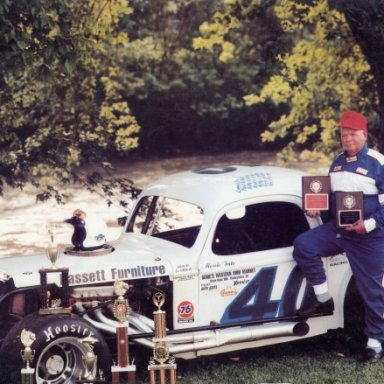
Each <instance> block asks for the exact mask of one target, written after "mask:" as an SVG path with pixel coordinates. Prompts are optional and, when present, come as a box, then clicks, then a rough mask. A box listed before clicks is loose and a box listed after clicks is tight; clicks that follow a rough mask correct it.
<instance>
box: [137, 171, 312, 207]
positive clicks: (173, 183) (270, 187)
mask: <svg viewBox="0 0 384 384" xmlns="http://www.w3.org/2000/svg"><path fill="white" fill-rule="evenodd" d="M304 175H306V173H304V172H302V171H298V170H293V169H288V168H282V167H275V166H263V165H261V166H246V165H228V166H223V167H211V168H202V169H195V170H191V171H184V172H179V173H175V174H173V175H170V176H166V177H163V178H161V179H158V180H157V181H155V182H154V183H152V184H150V185H149V186H148V187H147V188H146V189H145V190H144V191H143V195H154V196H167V197H171V198H174V199H177V200H183V201H188V202H191V203H194V204H196V205H198V206H200V207H201V208H203V210H204V211H206V210H207V209H209V210H211V209H214V210H215V211H216V210H217V209H219V208H220V207H223V206H225V205H227V204H230V203H233V202H236V201H240V200H244V199H248V198H253V197H257V196H263V195H279V194H283V195H295V196H301V191H302V181H301V180H302V176H304Z"/></svg>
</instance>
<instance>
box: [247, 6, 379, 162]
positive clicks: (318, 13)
mask: <svg viewBox="0 0 384 384" xmlns="http://www.w3.org/2000/svg"><path fill="white" fill-rule="evenodd" d="M274 9H275V12H276V15H277V16H278V17H279V18H280V20H281V24H282V26H283V28H285V29H286V30H289V31H296V32H297V31H300V38H299V39H298V40H297V41H296V43H295V45H294V47H293V48H292V50H291V52H290V53H287V54H285V55H281V56H279V57H278V58H277V59H278V60H279V62H280V64H281V71H280V74H278V75H275V76H272V77H271V78H270V80H269V82H268V83H267V84H265V86H264V87H263V88H262V90H261V92H260V93H259V94H258V95H254V94H252V95H246V96H245V97H244V100H245V102H246V104H247V105H252V104H256V103H261V102H265V101H271V102H273V103H275V104H283V103H284V104H287V105H289V106H290V111H289V113H288V114H286V115H283V116H281V117H280V118H279V120H277V121H274V122H272V123H271V124H270V126H269V128H268V129H267V130H266V131H265V132H263V134H262V136H261V137H262V140H263V141H274V140H276V139H277V138H284V137H286V136H287V135H288V134H290V135H291V136H292V137H293V140H292V141H291V142H290V143H289V144H288V146H287V150H285V151H283V152H282V154H281V156H282V157H289V156H291V152H292V150H293V148H294V147H295V146H296V147H297V145H305V144H306V143H307V142H308V140H310V139H311V140H312V139H313V138H314V137H316V138H317V137H318V138H319V141H315V144H314V146H313V155H310V153H311V152H312V151H305V152H303V156H304V157H303V158H305V159H309V158H322V157H323V156H321V155H319V154H318V153H325V154H330V153H333V152H334V151H335V149H336V148H338V146H339V142H338V138H337V134H336V133H337V129H336V121H337V120H338V116H339V114H340V112H342V111H344V110H347V109H351V108H355V109H360V110H361V109H364V105H365V104H366V103H367V100H365V99H364V98H363V97H362V95H361V89H362V85H364V83H365V82H366V81H367V80H369V79H371V75H370V67H369V65H368V63H367V62H366V61H365V59H364V56H363V54H362V53H361V51H360V48H359V46H358V45H356V44H355V43H354V39H353V38H352V35H351V33H350V31H349V27H348V25H347V23H346V21H345V18H344V16H343V15H342V14H340V13H339V12H337V11H334V10H330V9H329V7H328V3H327V0H318V1H316V2H308V3H302V2H300V3H299V2H294V1H290V0H278V1H277V3H276V5H275V8H274ZM330 35H333V36H342V39H341V38H340V39H337V38H329V36H330ZM298 36H299V35H298ZM373 101H374V102H376V101H375V100H373ZM370 102H371V103H372V100H371V101H370ZM315 135H317V136H315ZM324 161H325V160H324Z"/></svg>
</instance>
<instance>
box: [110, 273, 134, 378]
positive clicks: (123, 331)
mask: <svg viewBox="0 0 384 384" xmlns="http://www.w3.org/2000/svg"><path fill="white" fill-rule="evenodd" d="M128 288H129V285H128V284H127V283H125V282H124V281H120V280H116V281H115V284H114V291H115V294H116V295H117V299H115V301H114V303H113V314H114V316H115V318H116V319H117V320H118V325H117V326H116V339H117V340H116V342H117V364H113V366H112V367H111V372H112V384H120V374H121V373H127V375H128V383H129V384H134V383H135V380H136V379H135V371H136V366H135V365H134V364H133V363H132V364H129V353H128V322H127V316H128V314H129V305H128V300H127V299H125V298H124V295H125V293H126V292H127V290H128Z"/></svg>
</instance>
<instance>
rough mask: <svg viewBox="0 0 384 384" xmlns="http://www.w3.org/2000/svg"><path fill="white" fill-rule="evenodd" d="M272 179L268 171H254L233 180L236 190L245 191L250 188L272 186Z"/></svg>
mask: <svg viewBox="0 0 384 384" xmlns="http://www.w3.org/2000/svg"><path fill="white" fill-rule="evenodd" d="M272 186H273V179H272V175H271V174H270V173H269V172H256V173H253V174H250V175H245V176H241V177H239V178H237V179H236V180H235V187H236V192H238V193H241V192H246V191H250V190H252V189H257V188H265V187H272Z"/></svg>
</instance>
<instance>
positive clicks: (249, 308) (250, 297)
mask: <svg viewBox="0 0 384 384" xmlns="http://www.w3.org/2000/svg"><path fill="white" fill-rule="evenodd" d="M276 271H277V266H274V267H267V268H262V269H260V271H259V272H258V273H256V275H255V276H254V277H253V279H252V280H251V281H250V282H249V283H248V284H247V285H246V286H245V287H244V288H243V290H242V291H241V292H240V293H239V294H238V295H237V296H236V297H235V298H234V300H233V301H232V302H231V303H230V304H229V305H228V307H227V308H226V310H225V311H224V314H223V316H222V318H221V320H220V323H230V322H234V321H249V320H261V319H268V318H275V317H284V316H294V314H295V312H296V301H297V298H298V295H299V291H300V288H301V286H302V284H303V281H304V275H303V274H302V272H301V270H300V269H299V268H298V267H297V266H295V267H294V268H293V270H292V272H291V273H290V275H289V277H288V279H287V281H286V283H285V287H284V290H283V293H282V296H281V298H280V300H271V293H272V289H273V287H274V284H275V282H276ZM310 295H311V291H310V290H309V287H308V286H307V288H306V290H305V293H304V298H303V302H304V301H306V300H308V298H309V296H310Z"/></svg>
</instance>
